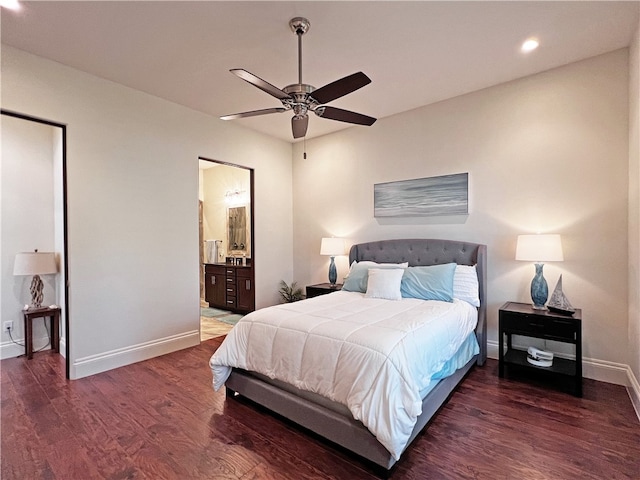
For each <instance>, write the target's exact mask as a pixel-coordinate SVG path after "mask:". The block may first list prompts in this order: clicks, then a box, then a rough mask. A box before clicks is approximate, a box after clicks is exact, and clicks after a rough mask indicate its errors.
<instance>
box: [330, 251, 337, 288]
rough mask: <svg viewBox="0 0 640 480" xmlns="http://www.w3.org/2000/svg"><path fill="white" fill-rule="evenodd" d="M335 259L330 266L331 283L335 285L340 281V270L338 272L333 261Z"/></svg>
mask: <svg viewBox="0 0 640 480" xmlns="http://www.w3.org/2000/svg"><path fill="white" fill-rule="evenodd" d="M334 258H335V257H331V263H330V264H329V283H331V285H335V284H336V281H337V280H338V270H336V263H335V262H334V261H333V259H334Z"/></svg>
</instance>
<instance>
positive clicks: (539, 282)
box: [531, 263, 549, 310]
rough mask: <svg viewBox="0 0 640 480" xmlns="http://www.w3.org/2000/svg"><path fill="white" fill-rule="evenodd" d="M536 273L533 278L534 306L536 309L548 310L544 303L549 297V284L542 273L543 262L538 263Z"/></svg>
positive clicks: (532, 293)
mask: <svg viewBox="0 0 640 480" xmlns="http://www.w3.org/2000/svg"><path fill="white" fill-rule="evenodd" d="M535 265H536V275H535V276H534V277H533V280H531V300H533V308H534V309H536V310H546V309H547V308H546V307H545V306H544V304H545V303H546V302H547V298H548V297H549V286H548V285H547V281H546V280H545V279H544V276H543V275H542V267H544V264H543V263H536V264H535Z"/></svg>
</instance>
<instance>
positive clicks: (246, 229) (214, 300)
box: [198, 157, 255, 341]
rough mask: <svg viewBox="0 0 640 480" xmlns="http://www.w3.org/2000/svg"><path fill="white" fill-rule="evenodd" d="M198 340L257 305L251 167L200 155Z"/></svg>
mask: <svg viewBox="0 0 640 480" xmlns="http://www.w3.org/2000/svg"><path fill="white" fill-rule="evenodd" d="M198 166H199V229H200V232H199V237H200V242H199V244H200V247H199V248H200V252H199V254H200V339H201V341H203V340H208V339H210V338H215V337H218V336H222V335H226V334H227V333H228V332H229V331H230V330H231V329H232V328H233V326H234V325H235V324H236V323H237V322H238V320H239V319H240V318H242V316H244V315H245V314H247V313H249V312H251V311H253V310H254V309H255V288H254V278H255V275H254V268H255V258H254V257H255V256H254V255H253V251H254V250H253V231H254V228H253V224H254V221H253V211H254V209H253V174H254V171H253V169H249V168H246V167H242V166H239V165H233V164H229V163H224V162H220V161H216V160H211V159H207V158H202V157H201V158H199V162H198Z"/></svg>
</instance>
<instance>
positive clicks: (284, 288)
mask: <svg viewBox="0 0 640 480" xmlns="http://www.w3.org/2000/svg"><path fill="white" fill-rule="evenodd" d="M278 293H279V294H280V298H281V299H282V303H292V302H297V301H298V300H302V299H303V298H304V293H303V291H302V288H300V287H298V285H297V284H296V282H292V283H291V285H288V284H287V282H285V281H284V280H280V289H279V290H278Z"/></svg>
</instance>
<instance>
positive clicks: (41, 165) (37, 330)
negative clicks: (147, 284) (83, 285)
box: [0, 109, 71, 379]
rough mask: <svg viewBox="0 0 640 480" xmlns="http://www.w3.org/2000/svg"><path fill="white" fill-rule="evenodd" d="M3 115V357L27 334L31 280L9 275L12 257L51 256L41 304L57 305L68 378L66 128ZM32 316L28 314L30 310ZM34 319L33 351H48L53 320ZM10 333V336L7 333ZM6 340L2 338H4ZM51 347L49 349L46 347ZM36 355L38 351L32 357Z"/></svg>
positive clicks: (18, 349)
mask: <svg viewBox="0 0 640 480" xmlns="http://www.w3.org/2000/svg"><path fill="white" fill-rule="evenodd" d="M0 113H1V114H2V242H1V245H2V247H1V249H0V251H1V257H2V263H3V264H4V265H10V266H11V267H10V268H4V269H3V271H2V285H3V288H2V302H1V304H2V312H1V313H2V319H3V321H7V320H12V321H13V329H12V331H11V332H5V331H3V332H2V340H3V342H2V358H10V357H17V356H20V355H22V354H23V353H24V349H25V347H24V345H25V342H26V340H27V333H29V332H25V328H24V317H25V315H23V313H24V312H23V309H24V308H25V305H27V304H29V303H30V301H29V300H30V298H31V296H30V292H29V289H30V287H29V283H30V282H31V281H32V276H23V275H19V276H16V275H14V273H15V271H16V270H15V268H14V266H15V265H14V262H15V259H16V254H19V253H21V252H33V251H34V250H36V249H37V250H38V252H51V253H54V254H55V261H56V270H57V273H56V274H48V275H43V276H42V281H43V284H42V285H43V289H42V295H43V296H42V302H41V303H42V306H43V307H45V308H46V307H49V306H58V307H60V322H59V332H58V334H59V336H58V339H59V348H60V354H61V355H63V356H64V357H65V365H66V368H65V373H66V378H67V379H68V378H69V376H70V358H71V355H70V351H71V338H70V333H69V270H68V245H67V127H66V125H63V124H61V123H57V122H52V121H49V120H45V119H41V118H37V117H33V116H30V115H25V114H22V113H17V112H12V111H9V110H4V109H3V110H1V111H0ZM32 313H33V312H32ZM44 318H45V321H40V319H39V318H36V317H35V316H34V319H33V320H30V321H31V322H32V327H33V328H32V330H31V332H30V333H31V335H30V338H31V341H32V344H33V351H34V352H36V351H38V350H44V349H47V348H50V347H51V346H52V344H53V343H54V332H53V331H50V330H49V328H50V326H51V325H52V324H53V322H51V323H49V321H46V320H48V319H47V318H46V317H44ZM9 333H11V335H10V336H9V335H8V334H9ZM5 337H6V338H5ZM51 348H52V347H51ZM36 354H37V353H36Z"/></svg>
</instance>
